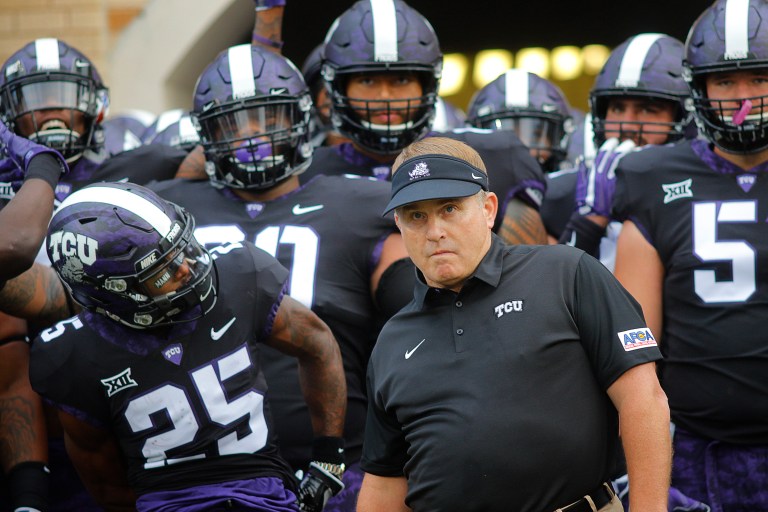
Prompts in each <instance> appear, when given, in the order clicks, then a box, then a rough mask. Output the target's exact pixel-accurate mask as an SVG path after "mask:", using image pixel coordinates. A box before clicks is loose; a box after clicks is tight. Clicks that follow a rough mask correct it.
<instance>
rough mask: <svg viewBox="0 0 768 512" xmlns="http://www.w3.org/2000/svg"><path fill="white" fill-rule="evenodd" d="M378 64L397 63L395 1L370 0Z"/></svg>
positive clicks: (374, 49)
mask: <svg viewBox="0 0 768 512" xmlns="http://www.w3.org/2000/svg"><path fill="white" fill-rule="evenodd" d="M370 2H371V14H372V15H373V53H374V60H375V61H376V62H397V54H398V49H397V10H396V9H395V2H394V0H370Z"/></svg>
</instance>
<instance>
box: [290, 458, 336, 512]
mask: <svg viewBox="0 0 768 512" xmlns="http://www.w3.org/2000/svg"><path fill="white" fill-rule="evenodd" d="M343 474H344V465H343V464H328V463H324V462H310V463H309V469H308V470H307V471H306V473H304V478H303V479H302V480H301V484H299V510H301V511H302V512H321V511H322V510H323V508H325V504H326V503H328V500H329V499H331V497H332V496H336V495H337V494H339V493H340V492H341V491H342V490H343V489H344V482H342V481H341V477H342V475H343Z"/></svg>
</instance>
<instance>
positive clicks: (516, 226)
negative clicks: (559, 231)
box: [499, 198, 548, 245]
mask: <svg viewBox="0 0 768 512" xmlns="http://www.w3.org/2000/svg"><path fill="white" fill-rule="evenodd" d="M499 236H500V237H501V238H502V239H503V240H504V241H505V242H507V243H508V244H515V245H518V244H526V245H546V244H547V243H548V241H547V230H546V228H545V227H544V221H543V220H542V219H541V215H540V214H539V212H538V211H536V209H535V208H533V207H531V206H529V205H527V204H525V203H524V202H523V201H522V200H520V199H518V198H512V199H511V200H510V201H509V202H508V203H507V208H506V210H504V219H503V220H502V223H501V227H500V228H499Z"/></svg>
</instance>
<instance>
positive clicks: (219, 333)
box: [211, 316, 237, 341]
mask: <svg viewBox="0 0 768 512" xmlns="http://www.w3.org/2000/svg"><path fill="white" fill-rule="evenodd" d="M235 320H237V317H236V316H235V317H232V320H230V321H229V322H227V323H226V324H225V325H224V327H222V328H221V329H219V330H218V331H217V330H216V329H214V328H213V327H211V339H212V340H213V341H216V340H218V339H219V338H221V337H222V336H224V333H225V332H227V329H229V328H230V327H232V324H233V323H235Z"/></svg>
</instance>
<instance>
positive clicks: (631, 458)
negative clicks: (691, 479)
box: [608, 363, 672, 512]
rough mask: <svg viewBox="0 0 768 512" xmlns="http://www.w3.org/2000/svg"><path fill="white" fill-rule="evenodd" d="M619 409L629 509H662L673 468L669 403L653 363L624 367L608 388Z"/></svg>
mask: <svg viewBox="0 0 768 512" xmlns="http://www.w3.org/2000/svg"><path fill="white" fill-rule="evenodd" d="M608 396H609V397H610V398H611V401H612V402H613V404H614V406H616V410H617V411H618V412H619V425H620V428H621V441H622V445H623V447H624V455H625V457H626V460H627V473H628V474H629V481H630V482H632V492H631V493H630V496H629V500H630V509H631V510H643V511H649V512H665V511H666V510H667V498H668V494H669V482H670V473H671V471H672V440H671V437H670V433H669V405H668V404H667V396H666V395H665V394H664V391H663V390H662V389H661V385H660V384H659V380H658V378H657V376H656V365H655V364H654V363H644V364H641V365H638V366H635V367H633V368H630V369H629V370H627V371H626V372H625V373H624V374H622V375H621V376H620V377H619V378H618V379H616V381H615V382H614V383H613V384H611V386H610V387H609V388H608Z"/></svg>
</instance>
